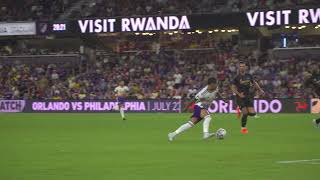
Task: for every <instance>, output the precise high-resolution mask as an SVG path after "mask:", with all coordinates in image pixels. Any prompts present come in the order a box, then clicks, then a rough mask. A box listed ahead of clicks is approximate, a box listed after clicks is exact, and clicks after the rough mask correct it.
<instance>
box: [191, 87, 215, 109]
mask: <svg viewBox="0 0 320 180" xmlns="http://www.w3.org/2000/svg"><path fill="white" fill-rule="evenodd" d="M207 89H208V86H206V87H204V88H203V89H201V91H199V92H198V93H197V94H196V96H195V98H196V105H198V106H200V107H201V108H208V107H209V106H210V105H211V103H212V101H213V100H214V99H216V98H217V94H218V91H219V88H218V87H217V88H216V90H214V91H213V92H209V91H208V90H207Z"/></svg>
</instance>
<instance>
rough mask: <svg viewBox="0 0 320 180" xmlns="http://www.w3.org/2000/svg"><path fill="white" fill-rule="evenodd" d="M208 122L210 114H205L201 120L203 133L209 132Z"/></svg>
mask: <svg viewBox="0 0 320 180" xmlns="http://www.w3.org/2000/svg"><path fill="white" fill-rule="evenodd" d="M210 122H211V116H210V115H207V116H205V117H204V121H203V134H206V133H209V126H210Z"/></svg>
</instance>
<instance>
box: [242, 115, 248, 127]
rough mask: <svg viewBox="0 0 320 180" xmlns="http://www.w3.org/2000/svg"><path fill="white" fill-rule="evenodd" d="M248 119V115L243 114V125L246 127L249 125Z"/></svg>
mask: <svg viewBox="0 0 320 180" xmlns="http://www.w3.org/2000/svg"><path fill="white" fill-rule="evenodd" d="M247 120H248V115H247V114H243V115H242V118H241V127H243V128H244V127H246V126H247Z"/></svg>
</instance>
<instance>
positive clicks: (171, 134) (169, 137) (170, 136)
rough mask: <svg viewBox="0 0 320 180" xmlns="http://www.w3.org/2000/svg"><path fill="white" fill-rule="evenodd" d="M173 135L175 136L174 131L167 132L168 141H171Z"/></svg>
mask: <svg viewBox="0 0 320 180" xmlns="http://www.w3.org/2000/svg"><path fill="white" fill-rule="evenodd" d="M175 136H176V133H174V132H172V133H169V134H168V139H169V141H173V140H174V138H175Z"/></svg>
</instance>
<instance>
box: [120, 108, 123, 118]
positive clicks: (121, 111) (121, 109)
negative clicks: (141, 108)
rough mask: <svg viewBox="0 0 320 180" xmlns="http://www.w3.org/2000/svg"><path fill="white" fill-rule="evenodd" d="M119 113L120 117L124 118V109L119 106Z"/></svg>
mask: <svg viewBox="0 0 320 180" xmlns="http://www.w3.org/2000/svg"><path fill="white" fill-rule="evenodd" d="M120 114H121V117H122V118H124V109H123V107H121V108H120Z"/></svg>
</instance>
